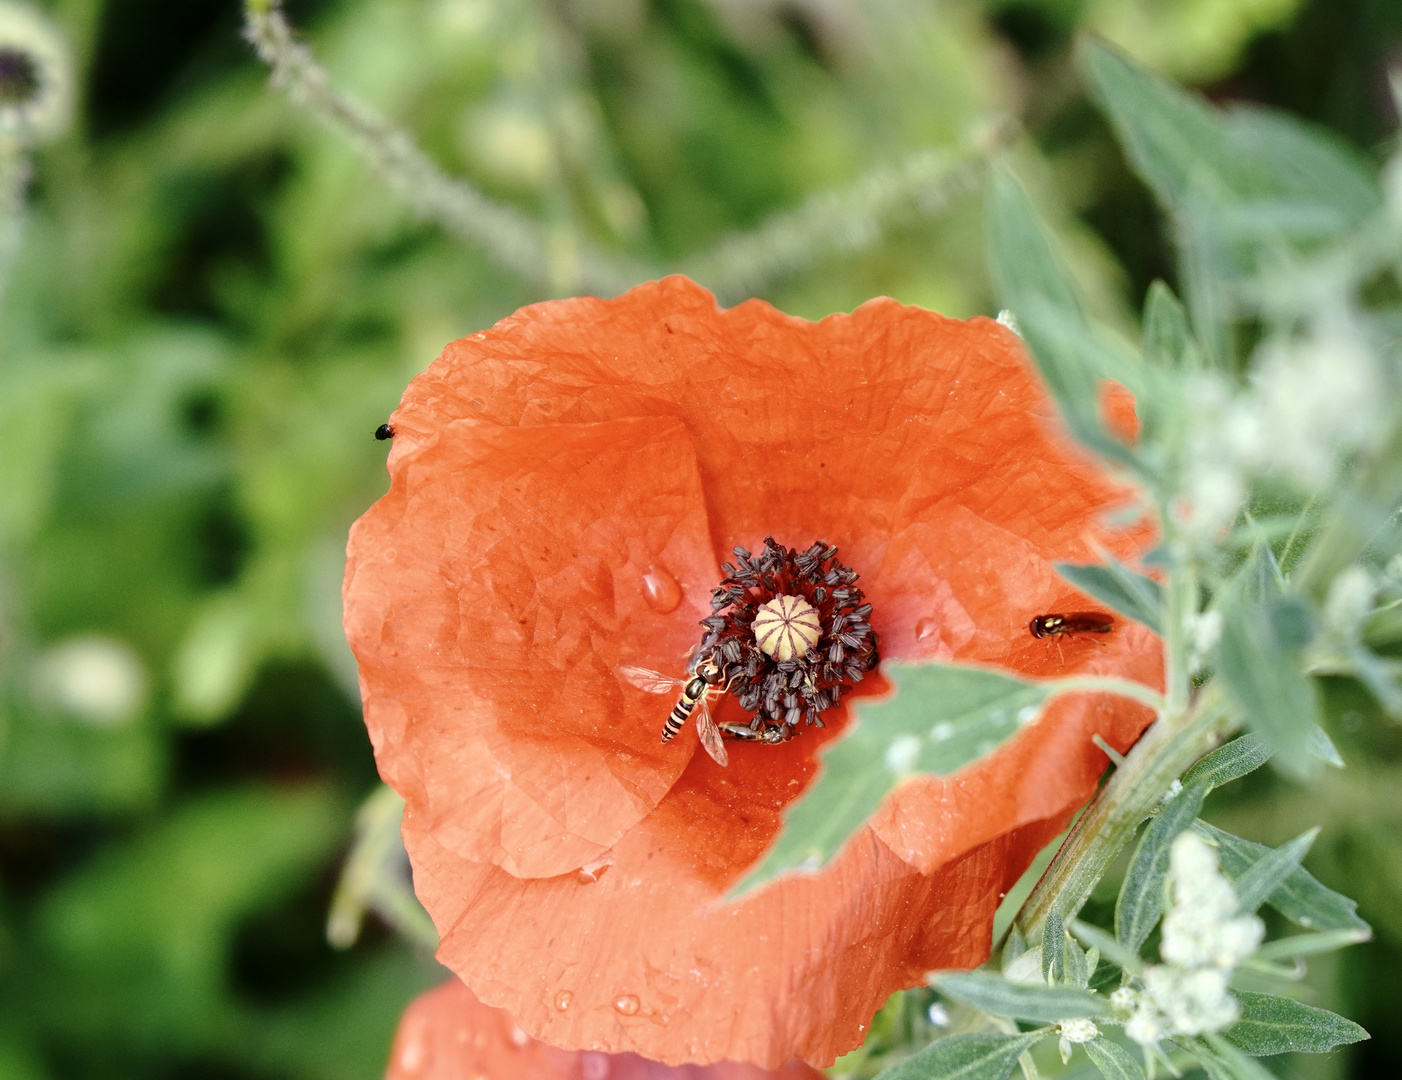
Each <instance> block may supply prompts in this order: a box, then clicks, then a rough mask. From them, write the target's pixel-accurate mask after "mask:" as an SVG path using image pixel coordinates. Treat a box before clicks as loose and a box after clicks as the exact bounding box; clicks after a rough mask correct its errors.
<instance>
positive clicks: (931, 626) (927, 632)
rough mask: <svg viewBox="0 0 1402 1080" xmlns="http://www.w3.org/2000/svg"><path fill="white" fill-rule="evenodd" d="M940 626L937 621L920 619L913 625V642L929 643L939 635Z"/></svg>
mask: <svg viewBox="0 0 1402 1080" xmlns="http://www.w3.org/2000/svg"><path fill="white" fill-rule="evenodd" d="M939 630H940V624H939V620H937V619H920V620H919V621H917V622H916V624H915V640H916V641H929V640H930V639H931V638H932V637H934V636H935V635H936V634H938V633H939Z"/></svg>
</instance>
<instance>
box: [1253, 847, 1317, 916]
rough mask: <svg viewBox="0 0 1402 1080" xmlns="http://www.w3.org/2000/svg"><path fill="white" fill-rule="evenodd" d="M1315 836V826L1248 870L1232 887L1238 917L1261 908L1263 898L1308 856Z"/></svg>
mask: <svg viewBox="0 0 1402 1080" xmlns="http://www.w3.org/2000/svg"><path fill="white" fill-rule="evenodd" d="M1318 835H1319V828H1318V827H1317V826H1316V827H1315V828H1313V829H1310V830H1309V831H1307V832H1304V833H1301V834H1300V835H1299V836H1297V837H1295V839H1294V840H1291V841H1290V842H1289V843H1288V844H1283V845H1281V846H1280V847H1278V848H1276V849H1275V850H1273V851H1271V852H1270V853H1269V854H1266V855H1263V856H1261V858H1259V859H1257V860H1256V861H1255V862H1254V863H1252V864H1251V867H1250V869H1248V870H1247V871H1246V873H1244V874H1242V875H1241V877H1239V878H1237V879H1236V880H1235V881H1234V882H1233V883H1232V887H1233V888H1234V889H1235V890H1236V896H1237V912H1238V914H1244V913H1246V912H1249V911H1255V910H1256V909H1257V908H1258V907H1260V906H1261V905H1262V904H1264V903H1265V902H1266V897H1268V896H1270V894H1271V893H1273V892H1275V890H1276V889H1277V888H1279V887H1280V884H1281V883H1282V882H1283V881H1284V880H1285V879H1286V878H1287V877H1289V876H1290V875H1291V874H1293V873H1294V872H1295V871H1296V870H1297V869H1298V868H1299V866H1300V860H1302V859H1303V858H1304V857H1305V855H1306V854H1307V853H1308V852H1309V849H1310V847H1311V846H1312V845H1313V844H1314V841H1315V838H1316V837H1317V836H1318Z"/></svg>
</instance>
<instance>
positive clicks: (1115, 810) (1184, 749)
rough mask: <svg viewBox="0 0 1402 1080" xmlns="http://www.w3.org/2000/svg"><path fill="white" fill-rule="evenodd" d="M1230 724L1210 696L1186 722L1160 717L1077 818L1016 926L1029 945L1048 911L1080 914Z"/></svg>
mask: <svg viewBox="0 0 1402 1080" xmlns="http://www.w3.org/2000/svg"><path fill="white" fill-rule="evenodd" d="M1230 723H1231V717H1230V714H1229V713H1228V712H1227V711H1226V710H1225V709H1223V708H1222V707H1221V705H1220V703H1219V702H1218V701H1217V695H1216V694H1215V693H1213V692H1210V691H1209V692H1207V693H1205V694H1203V696H1202V697H1201V698H1200V699H1199V701H1198V703H1197V706H1196V707H1195V708H1194V710H1193V711H1192V712H1191V713H1190V714H1189V715H1188V716H1186V717H1181V718H1180V717H1176V716H1175V715H1174V714H1172V713H1165V714H1164V715H1163V716H1161V717H1160V718H1159V719H1158V720H1156V721H1155V722H1154V724H1153V725H1152V726H1151V727H1150V728H1149V730H1148V731H1147V732H1145V734H1144V737H1143V738H1141V739H1140V740H1139V742H1138V743H1136V744H1135V747H1134V749H1133V750H1131V751H1130V752H1129V755H1128V756H1127V757H1126V758H1125V761H1124V764H1123V765H1121V766H1120V767H1119V768H1118V769H1116V770H1115V774H1114V775H1113V776H1112V777H1111V778H1110V781H1109V783H1107V784H1106V785H1105V787H1104V788H1103V789H1101V792H1100V795H1099V797H1098V798H1096V800H1095V801H1094V802H1092V803H1091V804H1090V806H1089V807H1088V808H1087V809H1086V811H1085V813H1083V814H1082V815H1081V817H1080V820H1079V821H1077V822H1076V825H1075V827H1074V828H1072V830H1071V832H1070V834H1069V835H1068V836H1067V837H1066V840H1065V842H1064V843H1063V844H1062V845H1061V850H1060V851H1058V852H1057V853H1056V858H1055V859H1053V860H1052V864H1051V866H1049V867H1048V868H1047V872H1046V873H1045V874H1044V875H1042V880H1041V881H1039V882H1038V883H1037V887H1036V888H1035V889H1033V890H1032V894H1031V895H1030V896H1029V897H1028V898H1027V902H1026V903H1025V904H1024V905H1023V906H1022V911H1021V912H1019V913H1018V919H1017V926H1018V928H1019V929H1020V930H1021V931H1022V933H1023V936H1024V937H1026V939H1027V940H1028V941H1036V940H1037V939H1038V937H1040V935H1041V933H1042V926H1043V924H1044V923H1045V922H1046V919H1047V915H1048V914H1049V913H1050V912H1051V911H1053V910H1056V911H1059V912H1061V914H1062V916H1063V917H1064V918H1065V919H1067V920H1068V921H1069V920H1070V918H1071V917H1072V916H1073V915H1075V913H1076V912H1077V911H1079V910H1080V909H1081V906H1082V905H1083V904H1084V903H1085V902H1086V899H1087V898H1088V897H1089V896H1090V893H1091V890H1092V889H1093V888H1095V884H1096V882H1098V881H1099V880H1100V878H1101V877H1102V876H1103V875H1104V873H1105V869H1106V867H1108V866H1109V865H1110V863H1111V862H1112V861H1113V860H1114V858H1115V856H1116V855H1118V854H1119V852H1120V850H1121V849H1122V848H1123V847H1124V846H1125V844H1127V843H1128V842H1129V840H1130V838H1131V837H1133V835H1134V832H1135V830H1136V829H1137V828H1138V827H1139V823H1140V822H1141V821H1143V820H1144V819H1145V818H1146V817H1148V816H1149V815H1150V814H1152V813H1153V812H1154V810H1155V809H1156V808H1157V807H1158V805H1159V803H1160V802H1161V801H1162V799H1163V796H1164V794H1165V792H1167V791H1168V789H1169V787H1170V786H1171V785H1172V783H1173V781H1174V780H1176V779H1178V777H1179V776H1180V775H1182V773H1183V772H1184V771H1185V770H1186V769H1187V768H1188V767H1189V766H1190V765H1192V763H1193V762H1195V761H1196V760H1197V759H1198V758H1200V757H1201V756H1202V755H1203V754H1205V753H1206V752H1207V751H1209V750H1211V749H1212V748H1213V747H1214V746H1215V745H1216V744H1217V743H1218V741H1219V740H1220V739H1221V737H1222V736H1223V735H1224V734H1225V733H1226V730H1227V728H1228V727H1229V725H1230Z"/></svg>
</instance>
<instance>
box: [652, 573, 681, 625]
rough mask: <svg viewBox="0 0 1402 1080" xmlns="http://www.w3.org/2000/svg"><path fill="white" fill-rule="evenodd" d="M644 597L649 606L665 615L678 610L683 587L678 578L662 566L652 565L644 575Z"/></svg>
mask: <svg viewBox="0 0 1402 1080" xmlns="http://www.w3.org/2000/svg"><path fill="white" fill-rule="evenodd" d="M643 599H644V600H646V601H647V605H648V607H650V608H652V609H653V610H654V611H658V612H661V613H662V614H663V615H666V614H669V613H670V612H673V611H676V610H677V605H678V604H680V603H681V602H682V587H681V586H680V585H678V584H677V579H676V578H674V577H673V576H672V575H671V574H669V573H667V571H666V570H663V569H662V567H660V566H650V567H648V571H647V573H646V574H644V575H643Z"/></svg>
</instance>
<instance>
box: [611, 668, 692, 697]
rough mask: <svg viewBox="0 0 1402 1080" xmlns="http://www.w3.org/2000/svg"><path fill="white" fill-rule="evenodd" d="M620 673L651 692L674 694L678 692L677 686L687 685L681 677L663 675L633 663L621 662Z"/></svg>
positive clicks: (642, 688) (640, 688) (633, 683)
mask: <svg viewBox="0 0 1402 1080" xmlns="http://www.w3.org/2000/svg"><path fill="white" fill-rule="evenodd" d="M618 673H619V674H620V675H622V676H623V677H624V678H625V679H627V680H628V681H629V682H630V683H632V685H634V686H636V687H637V688H638V689H639V690H646V691H647V692H648V693H649V694H672V693H675V692H676V690H677V687H679V686H685V685H686V683H685V682H684V681H683V680H681V679H674V678H672V677H671V676H670V675H663V674H662V672H660V671H653V670H652V669H651V668H645V667H634V666H633V665H632V664H620V665H619V666H618Z"/></svg>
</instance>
